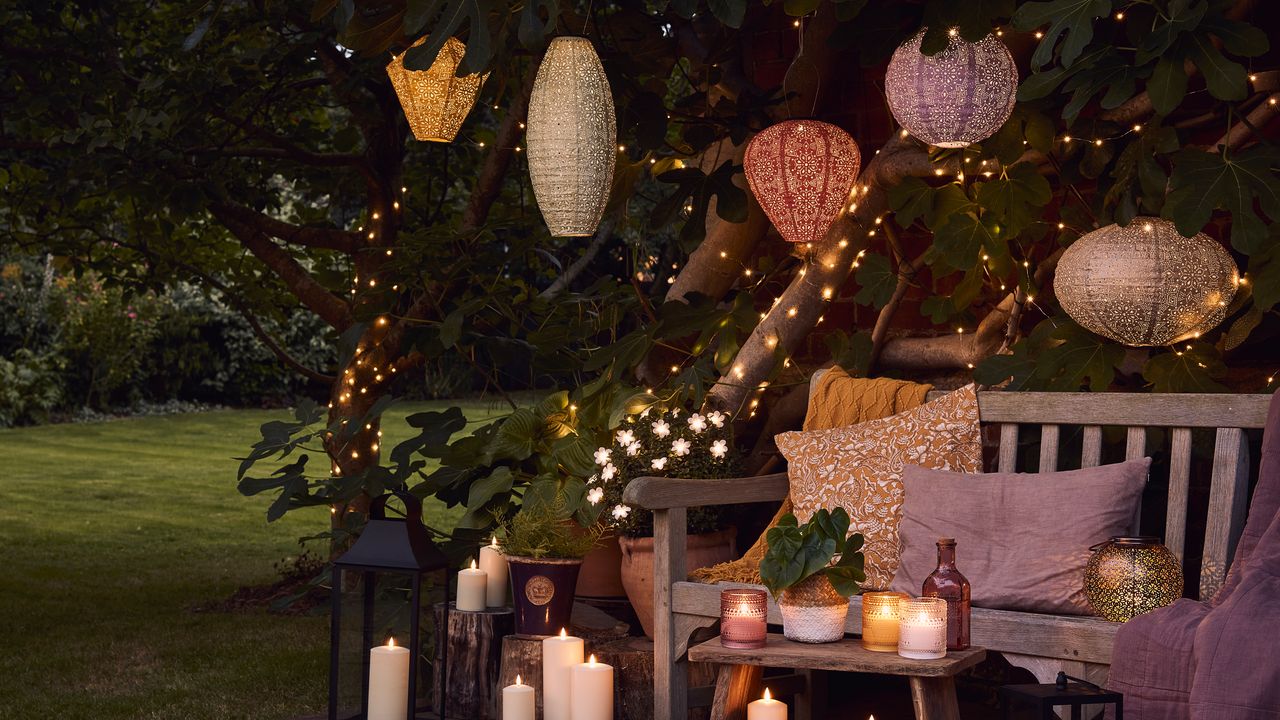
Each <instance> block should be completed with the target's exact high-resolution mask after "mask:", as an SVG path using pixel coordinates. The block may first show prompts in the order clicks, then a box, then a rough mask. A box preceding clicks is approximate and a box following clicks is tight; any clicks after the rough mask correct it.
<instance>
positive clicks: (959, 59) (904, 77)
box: [884, 30, 1018, 148]
mask: <svg viewBox="0 0 1280 720" xmlns="http://www.w3.org/2000/svg"><path fill="white" fill-rule="evenodd" d="M924 33H925V31H924V30H921V31H920V32H919V33H917V34H916V36H915V37H913V38H911V39H910V40H908V41H906V42H905V43H903V44H902V45H900V46H899V47H898V49H897V50H895V51H894V53H893V58H892V59H891V60H889V69H888V70H887V71H886V72H885V78H884V90H885V96H886V97H887V99H888V101H889V111H890V112H892V113H893V117H894V118H895V119H896V120H897V121H898V124H900V125H902V127H903V128H904V129H905V130H906V131H907V132H909V133H911V134H912V135H914V136H916V137H917V138H919V139H920V140H923V141H924V142H926V143H928V144H930V145H936V146H938V147H944V148H959V147H965V146H967V145H970V144H972V143H976V142H979V141H982V140H985V139H987V138H989V137H991V136H992V135H994V134H995V133H996V131H997V130H999V129H1000V126H1002V125H1004V122H1005V121H1006V120H1008V119H1009V115H1010V113H1012V112H1013V104H1014V101H1015V100H1016V98H1017V94H1018V67H1017V66H1016V65H1014V63H1013V56H1012V55H1010V54H1009V49H1008V48H1006V47H1005V46H1004V43H1002V42H1000V40H999V39H997V38H996V36H995V35H987V36H986V37H985V38H983V39H982V40H979V41H978V42H976V43H971V42H968V41H966V40H964V39H963V38H961V37H959V34H958V33H957V32H956V31H954V30H953V31H951V38H950V42H949V43H948V45H947V48H946V49H945V50H943V51H941V52H939V53H937V54H936V55H925V54H924V53H922V52H920V42H921V41H922V40H923V39H924Z"/></svg>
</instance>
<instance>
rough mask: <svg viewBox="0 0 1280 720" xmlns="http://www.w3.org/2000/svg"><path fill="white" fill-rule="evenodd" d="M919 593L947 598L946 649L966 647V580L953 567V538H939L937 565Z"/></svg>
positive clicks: (967, 641) (967, 635)
mask: <svg viewBox="0 0 1280 720" xmlns="http://www.w3.org/2000/svg"><path fill="white" fill-rule="evenodd" d="M920 594H921V595H924V596H925V597H936V598H942V599H943V600H946V601H947V649H948V650H964V649H965V648H967V647H969V581H968V580H966V579H965V577H964V575H961V574H960V571H959V570H957V569H956V541H955V538H941V539H939V540H938V567H937V568H936V569H935V570H934V571H933V573H932V574H930V575H929V577H927V578H925V579H924V587H923V588H922V589H921V592H920Z"/></svg>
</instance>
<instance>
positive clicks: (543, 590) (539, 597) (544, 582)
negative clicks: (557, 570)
mask: <svg viewBox="0 0 1280 720" xmlns="http://www.w3.org/2000/svg"><path fill="white" fill-rule="evenodd" d="M524 596H525V597H526V598H529V602H531V603H533V604H534V605H546V604H547V603H549V602H551V598H553V597H555V596H556V586H555V583H553V582H551V580H550V578H548V577H547V576H546V575H534V576H533V577H531V578H529V582H527V583H525V584H524Z"/></svg>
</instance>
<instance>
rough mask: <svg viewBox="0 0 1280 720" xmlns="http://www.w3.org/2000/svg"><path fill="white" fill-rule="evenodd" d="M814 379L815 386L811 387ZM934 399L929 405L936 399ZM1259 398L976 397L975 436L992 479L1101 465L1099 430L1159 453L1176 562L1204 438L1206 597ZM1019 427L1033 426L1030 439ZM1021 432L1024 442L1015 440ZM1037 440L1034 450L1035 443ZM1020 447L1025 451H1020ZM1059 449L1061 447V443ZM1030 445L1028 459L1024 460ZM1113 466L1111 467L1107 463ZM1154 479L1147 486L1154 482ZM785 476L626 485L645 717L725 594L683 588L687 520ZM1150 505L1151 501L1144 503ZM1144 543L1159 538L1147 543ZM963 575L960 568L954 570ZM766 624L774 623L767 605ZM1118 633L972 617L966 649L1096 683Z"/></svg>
mask: <svg viewBox="0 0 1280 720" xmlns="http://www.w3.org/2000/svg"><path fill="white" fill-rule="evenodd" d="M815 380H816V377H815ZM938 394H939V393H935V394H933V395H931V398H932V397H935V396H937V395H938ZM1269 401H1270V398H1269V397H1268V396H1266V395H1210V394H1178V395H1174V394H1129V393H1039V392H1002V391H983V392H980V393H979V394H978V406H979V414H980V416H981V419H982V423H983V426H984V435H990V436H991V437H992V441H991V442H990V445H992V446H993V447H992V448H991V450H992V451H993V452H992V456H993V458H994V463H992V464H993V465H994V469H995V470H997V471H1000V472H1011V471H1024V472H1052V471H1054V470H1057V469H1060V467H1065V466H1068V465H1071V466H1079V467H1095V466H1097V465H1100V464H1102V456H1103V428H1104V427H1116V428H1123V429H1124V431H1123V434H1124V436H1125V447H1124V457H1125V458H1141V457H1143V456H1144V455H1149V454H1153V453H1155V452H1157V451H1164V450H1165V449H1166V448H1167V452H1168V459H1169V463H1168V464H1169V473H1168V494H1167V498H1165V502H1166V506H1167V515H1166V519H1165V527H1164V533H1163V536H1164V542H1165V544H1166V545H1167V546H1168V547H1169V548H1170V549H1171V550H1172V551H1173V552H1174V553H1175V554H1176V555H1177V556H1178V558H1179V559H1181V560H1184V562H1186V556H1187V553H1186V550H1187V547H1186V539H1187V526H1188V523H1187V521H1188V505H1189V503H1188V498H1189V494H1190V493H1189V489H1190V487H1191V486H1190V479H1191V465H1192V434H1193V431H1195V430H1197V429H1203V432H1205V433H1207V432H1208V431H1212V432H1213V433H1214V436H1213V458H1212V474H1211V478H1210V489H1209V495H1208V502H1207V515H1206V516H1205V518H1204V528H1205V531H1204V542H1203V549H1202V551H1201V553H1200V556H1201V561H1200V564H1199V578H1200V581H1199V587H1198V592H1197V591H1194V590H1193V591H1192V592H1190V593H1189V594H1190V595H1191V596H1193V597H1201V598H1206V599H1207V598H1209V597H1212V596H1213V594H1214V593H1215V592H1216V591H1217V589H1218V588H1219V587H1220V586H1221V584H1222V582H1223V579H1224V578H1225V576H1226V571H1227V567H1228V564H1229V562H1230V560H1231V557H1232V554H1233V552H1234V550H1235V544H1236V540H1237V539H1238V538H1239V536H1240V531H1241V529H1242V527H1243V525H1244V516H1245V510H1246V507H1247V504H1246V503H1247V499H1248V490H1249V479H1250V469H1249V468H1250V464H1249V447H1248V442H1247V439H1246V436H1245V432H1244V431H1245V430H1248V429H1254V428H1261V427H1263V425H1264V424H1265V421H1266V414H1267V405H1268V403H1269ZM1027 426H1039V430H1038V433H1036V432H1032V429H1031V428H1028V427H1027ZM1024 429H1025V430H1026V432H1024ZM1154 429H1163V430H1165V432H1163V433H1161V434H1162V435H1165V436H1167V439H1168V442H1167V443H1165V444H1164V445H1163V447H1160V448H1157V447H1156V446H1155V445H1154V443H1153V444H1152V445H1151V446H1149V445H1148V435H1155V433H1154V432H1150V433H1149V432H1148V431H1149V430H1154ZM1037 434H1038V442H1033V441H1034V440H1035V435H1037ZM1020 437H1022V438H1023V440H1024V442H1022V443H1019V438H1020ZM1076 439H1079V441H1080V462H1079V463H1078V465H1077V464H1076V463H1074V462H1071V463H1067V462H1062V463H1060V462H1059V461H1060V459H1062V458H1061V457H1060V455H1061V454H1060V453H1059V449H1060V447H1065V446H1067V445H1074V441H1075V440H1076ZM1068 440H1070V441H1072V442H1070V443H1069V442H1067V441H1068ZM1037 445H1038V452H1035V450H1036V446H1037ZM1117 459H1118V458H1117ZM1154 479H1155V478H1154V477H1153V480H1154ZM787 489H788V486H787V474H786V473H775V474H772V475H762V476H759V477H752V478H735V479H720V480H687V479H678V478H653V477H644V478H638V479H635V480H633V481H631V482H630V483H629V484H628V485H627V488H626V491H625V494H624V498H625V500H626V502H628V503H630V504H632V505H636V506H640V507H645V508H648V509H650V510H653V511H654V521H653V525H654V568H653V569H654V613H655V626H654V653H655V658H654V663H655V668H654V688H653V692H654V713H655V715H654V717H655V718H657V719H658V720H684V718H685V717H686V715H687V709H688V695H689V687H688V678H687V673H686V663H687V654H688V648H689V639H690V635H691V634H692V633H693V632H694V631H695V630H697V629H699V628H704V627H710V626H711V625H713V624H714V623H715V622H716V621H717V620H718V619H719V613H720V590H721V589H722V588H724V587H728V585H724V584H720V585H708V584H703V583H696V582H688V581H687V573H686V571H685V562H684V555H683V552H682V550H683V548H684V547H685V537H686V533H685V515H686V509H687V508H690V507H698V506H705V505H724V504H729V503H751V502H769V501H773V502H778V501H781V500H782V498H783V497H785V496H786V494H787ZM1148 497H1150V494H1148ZM1146 534H1159V533H1151V532H1148V533H1146ZM962 567H963V565H962ZM769 622H770V623H772V624H781V622H782V617H781V615H780V614H779V612H778V608H777V606H776V604H774V603H773V602H772V600H771V601H770V603H769ZM861 624H862V612H861V598H857V597H855V598H853V603H852V605H851V607H850V609H849V619H848V621H847V622H846V625H845V630H846V631H847V632H850V633H857V632H860V631H861ZM1118 627H1119V625H1118V624H1117V623H1111V622H1108V621H1106V620H1103V619H1101V618H1097V617H1079V616H1056V615H1044V614H1037V613H1027V612H1014V611H1008V610H988V609H982V608H974V609H973V615H972V627H971V631H972V641H973V644H974V645H975V646H980V647H985V648H987V649H989V650H992V651H996V652H999V653H1001V654H1002V655H1004V657H1005V658H1006V659H1007V660H1008V661H1009V662H1010V663H1012V664H1014V665H1017V666H1020V667H1024V668H1026V669H1027V670H1029V671H1031V673H1032V674H1034V675H1035V676H1036V678H1037V679H1038V680H1039V681H1040V682H1050V681H1052V679H1053V677H1054V676H1055V675H1056V674H1057V672H1058V671H1059V670H1065V671H1066V672H1067V673H1068V674H1070V675H1074V676H1076V677H1084V678H1088V679H1090V680H1105V676H1106V670H1107V666H1108V665H1109V664H1110V662H1111V646H1112V642H1113V639H1114V637H1115V633H1116V629H1117V628H1118Z"/></svg>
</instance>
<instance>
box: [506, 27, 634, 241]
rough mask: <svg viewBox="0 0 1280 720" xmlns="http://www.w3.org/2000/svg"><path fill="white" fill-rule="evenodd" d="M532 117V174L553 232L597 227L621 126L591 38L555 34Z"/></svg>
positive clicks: (580, 232) (577, 233)
mask: <svg viewBox="0 0 1280 720" xmlns="http://www.w3.org/2000/svg"><path fill="white" fill-rule="evenodd" d="M527 125H528V129H527V130H526V139H527V144H528V147H529V180H530V182H531V183H532V185H533V195H534V197H535V198H536V199H537V201H538V208H539V209H541V210H542V217H543V219H544V220H546V222H547V227H548V228H550V230H551V234H552V235H556V236H560V237H581V236H587V235H592V234H594V233H595V231H596V226H598V225H599V224H600V218H601V216H603V215H604V208H605V204H606V203H607V202H608V201H609V190H610V188H611V187H612V185H613V165H614V161H615V159H616V154H617V151H618V150H617V135H618V133H617V125H616V120H615V118H614V114H613V94H612V92H610V90H609V80H608V78H606V77H605V74H604V66H603V65H601V64H600V56H599V55H596V51H595V48H593V47H592V46H591V41H590V40H588V39H586V38H584V37H558V38H556V39H554V40H552V41H551V44H550V46H548V47H547V52H546V55H545V56H543V58H542V65H540V66H539V67H538V76H537V77H536V78H535V79H534V82H533V93H532V95H530V96H529V119H528V123H527Z"/></svg>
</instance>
